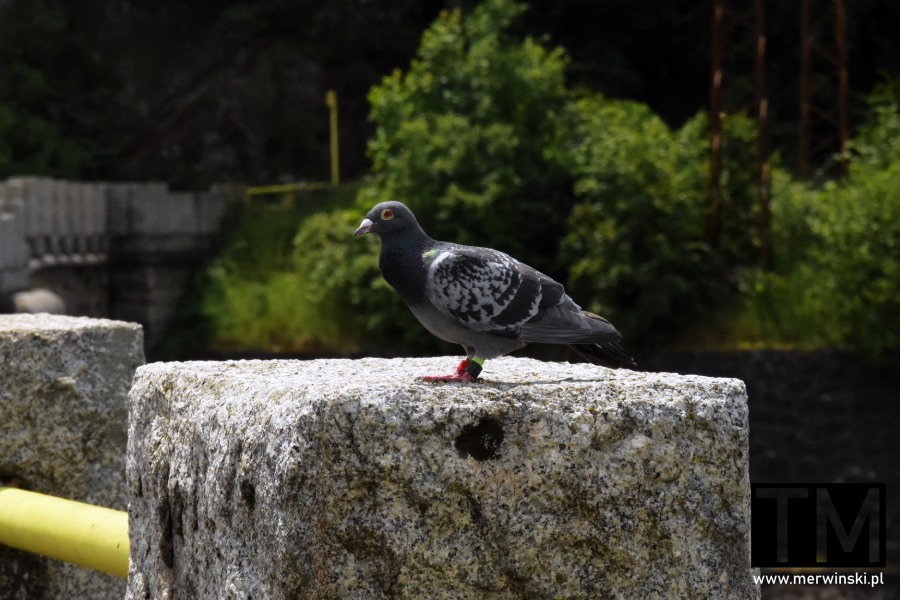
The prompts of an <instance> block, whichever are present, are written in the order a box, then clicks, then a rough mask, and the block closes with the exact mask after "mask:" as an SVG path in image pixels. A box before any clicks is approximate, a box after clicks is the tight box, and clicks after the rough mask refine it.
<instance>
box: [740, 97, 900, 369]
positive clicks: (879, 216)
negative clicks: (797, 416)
mask: <svg viewBox="0 0 900 600" xmlns="http://www.w3.org/2000/svg"><path fill="white" fill-rule="evenodd" d="M898 100H900V84H898V83H897V82H893V83H888V84H885V85H884V86H882V87H881V88H879V89H878V90H876V91H875V93H873V95H872V97H871V104H872V106H871V117H870V119H869V121H868V122H867V123H866V124H865V125H863V127H861V128H860V132H859V134H858V135H857V136H856V138H855V139H854V140H853V143H852V144H851V147H852V148H853V152H854V160H853V162H852V164H851V169H850V175H849V177H848V178H847V179H845V180H844V181H840V182H829V183H827V184H825V185H824V186H823V187H821V188H820V189H813V188H811V187H809V186H807V185H805V184H801V183H797V182H792V181H790V180H789V179H787V178H786V177H784V176H778V177H776V179H775V184H774V185H773V190H774V197H773V206H772V208H773V217H774V218H773V221H774V225H775V227H774V230H773V234H774V239H775V250H776V254H775V257H776V267H777V271H776V272H775V273H769V274H760V273H757V274H751V275H750V276H748V277H747V278H746V279H745V281H744V284H745V285H744V289H743V291H744V296H745V303H744V309H743V311H742V312H741V314H739V315H738V318H737V319H736V323H735V326H736V331H735V332H734V333H735V335H736V336H737V337H740V338H741V339H744V340H748V339H749V340H752V341H754V342H759V343H762V344H765V345H772V344H789V345H791V346H799V347H806V348H809V347H821V346H838V347H844V348H847V349H851V350H856V351H860V352H862V353H864V354H867V355H869V356H870V357H872V358H875V359H886V358H887V357H888V356H890V355H891V354H892V353H893V352H896V351H897V350H898V349H900V252H898V248H900V188H898V187H897V181H898V180H900V144H898V141H897V140H900V101H898Z"/></svg>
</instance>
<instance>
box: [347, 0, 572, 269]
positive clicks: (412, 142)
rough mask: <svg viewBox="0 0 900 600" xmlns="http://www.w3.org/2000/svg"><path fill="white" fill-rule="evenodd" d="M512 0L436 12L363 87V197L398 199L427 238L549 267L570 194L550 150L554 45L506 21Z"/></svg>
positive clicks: (559, 120)
mask: <svg viewBox="0 0 900 600" xmlns="http://www.w3.org/2000/svg"><path fill="white" fill-rule="evenodd" d="M522 11H523V7H522V6H521V5H519V4H516V3H515V2H513V1H512V0H486V1H485V2H484V3H482V4H481V5H479V6H478V7H477V8H475V9H474V10H473V11H472V12H471V13H467V14H466V15H463V14H462V13H461V12H460V11H459V10H454V11H451V12H444V13H442V14H441V16H440V17H439V18H438V19H437V20H436V21H435V23H434V24H433V25H432V26H431V27H430V28H429V29H428V30H427V31H426V32H425V34H424V35H423V37H422V42H421V46H420V48H419V50H418V53H417V54H416V58H415V59H414V60H413V61H412V63H411V65H410V67H409V70H408V71H407V72H406V73H402V72H400V71H395V72H394V73H393V74H392V75H390V76H388V77H385V78H384V80H383V81H382V83H381V85H379V86H375V87H374V88H373V89H372V91H371V92H370V94H369V100H370V102H371V105H372V112H371V117H372V120H373V121H374V122H375V123H376V125H377V130H376V132H375V135H374V137H373V139H372V140H371V142H370V144H369V155H370V157H371V160H372V172H373V176H372V177H371V179H370V180H369V182H368V184H367V185H366V187H365V188H364V189H363V190H362V192H361V198H363V199H364V202H365V203H366V204H367V205H368V206H372V205H374V204H376V203H378V202H381V201H384V200H401V201H403V202H405V203H407V204H409V205H410V207H411V208H412V209H413V210H414V211H415V212H416V213H417V215H419V217H420V219H421V221H422V222H423V226H425V227H426V229H427V230H428V231H429V233H431V234H432V235H433V236H435V237H437V238H444V239H454V240H457V241H460V242H462V243H473V244H478V245H491V246H494V247H497V248H500V249H503V250H505V251H507V252H510V253H511V254H514V255H516V256H517V257H520V258H522V259H523V260H526V261H528V262H531V263H532V264H534V266H536V267H538V268H542V269H545V270H548V271H550V272H553V271H555V270H558V266H557V265H556V264H555V260H554V259H555V255H556V250H557V247H556V246H557V243H558V240H559V239H560V237H561V236H562V235H563V233H564V230H565V222H566V217H567V215H568V212H569V208H570V207H571V205H572V201H573V197H572V194H571V179H570V177H569V176H568V174H567V173H566V172H565V170H564V169H563V168H562V165H561V164H560V161H559V147H560V140H561V138H562V132H563V131H564V130H565V122H564V118H563V117H564V114H565V102H566V97H567V92H566V88H565V78H564V71H565V65H566V58H565V55H564V53H563V52H562V50H559V49H557V50H547V49H546V48H544V47H543V46H542V45H541V44H540V43H538V42H537V41H535V40H533V39H531V38H526V39H525V40H524V41H522V40H518V39H515V38H514V37H513V36H511V34H510V33H509V28H510V26H511V24H512V22H513V21H514V20H515V19H516V18H517V17H518V16H519V15H520V14H521V12H522Z"/></svg>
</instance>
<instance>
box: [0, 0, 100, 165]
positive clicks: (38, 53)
mask: <svg viewBox="0 0 900 600" xmlns="http://www.w3.org/2000/svg"><path fill="white" fill-rule="evenodd" d="M68 27H69V22H68V19H67V14H66V10H65V8H64V7H62V6H58V5H56V3H54V2H49V1H47V0H38V1H35V2H6V3H0V178H4V177H9V176H11V175H21V174H35V175H57V176H62V177H78V176H81V177H89V176H90V175H91V169H92V166H93V164H94V162H95V160H96V157H97V154H98V151H97V147H98V145H97V143H96V142H95V141H91V140H90V139H89V138H90V137H91V136H93V135H95V134H96V132H95V131H91V129H92V128H93V127H94V126H95V125H96V123H97V121H98V120H99V119H100V112H99V111H100V109H99V106H98V104H97V102H96V100H97V99H98V97H99V96H102V95H103V93H104V91H103V90H104V89H108V88H105V87H104V82H102V81H101V79H100V78H99V77H97V74H96V72H95V70H94V64H93V61H92V60H91V58H90V57H88V56H86V55H85V53H84V52H83V49H82V47H81V45H80V40H79V38H78V36H77V34H73V33H72V32H70V31H69V28H68ZM48 40H52V41H53V43H48ZM4 59H5V60H4ZM85 87H87V88H89V89H91V91H85V89H84V88H85Z"/></svg>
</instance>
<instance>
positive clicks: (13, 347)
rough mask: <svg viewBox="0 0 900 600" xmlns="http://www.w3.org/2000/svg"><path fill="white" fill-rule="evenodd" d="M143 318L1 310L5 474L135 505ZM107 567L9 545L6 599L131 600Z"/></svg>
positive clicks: (3, 570) (1, 574)
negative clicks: (131, 399) (136, 380)
mask: <svg viewBox="0 0 900 600" xmlns="http://www.w3.org/2000/svg"><path fill="white" fill-rule="evenodd" d="M143 362H144V352H143V346H142V333H141V328H140V326H139V325H136V324H133V323H123V322H118V321H107V320H102V319H87V318H76V317H64V316H56V315H48V314H36V315H30V314H21V315H0V481H2V482H5V483H7V484H9V483H12V484H15V485H21V486H22V487H24V488H26V489H29V490H32V491H36V492H41V493H45V494H51V495H54V496H61V497H65V498H69V499H72V500H80V501H82V502H89V503H91V504H99V505H102V506H108V507H110V508H115V509H118V510H125V509H126V508H127V503H128V498H127V492H126V485H125V452H124V451H125V446H126V436H127V425H128V424H127V419H128V409H127V404H126V403H127V395H128V389H129V387H130V386H131V379H132V376H133V374H134V371H135V369H137V367H138V366H139V365H141V364H143ZM124 593H125V586H124V582H123V581H121V580H119V579H115V578H113V577H111V576H108V575H105V574H103V573H98V572H94V571H90V570H87V569H83V568H79V567H74V566H71V565H68V564H65V563H61V562H57V561H52V560H49V559H44V558H37V557H32V556H29V555H26V554H25V553H22V552H19V551H16V550H12V549H9V548H2V549H0V598H121V597H122V596H123V595H124Z"/></svg>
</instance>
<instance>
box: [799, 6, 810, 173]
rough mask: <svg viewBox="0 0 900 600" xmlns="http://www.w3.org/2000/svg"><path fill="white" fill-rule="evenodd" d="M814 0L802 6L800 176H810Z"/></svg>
mask: <svg viewBox="0 0 900 600" xmlns="http://www.w3.org/2000/svg"><path fill="white" fill-rule="evenodd" d="M811 1H812V0H802V1H801V8H800V143H799V147H798V148H797V159H798V163H799V167H800V176H801V177H807V176H809V150H810V147H809V145H810V136H811V132H810V102H811V100H810V96H809V77H810V68H811V64H810V40H809V25H810V24H809V21H810V19H811V18H812V10H811V6H810V3H811Z"/></svg>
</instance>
